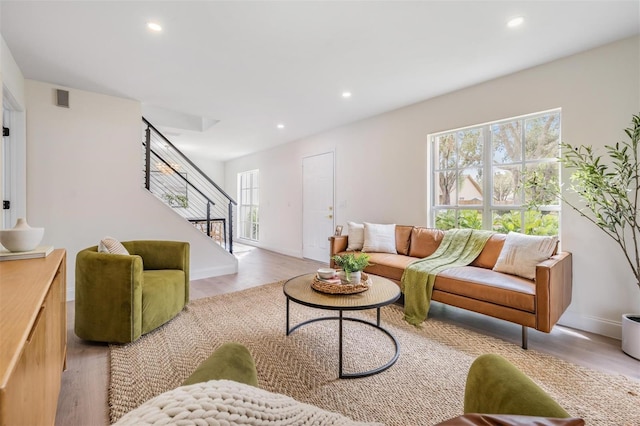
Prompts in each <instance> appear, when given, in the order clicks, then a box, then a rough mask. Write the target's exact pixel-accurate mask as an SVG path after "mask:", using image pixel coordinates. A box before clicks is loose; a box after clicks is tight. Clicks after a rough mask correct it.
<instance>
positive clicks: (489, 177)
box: [482, 125, 493, 229]
mask: <svg viewBox="0 0 640 426" xmlns="http://www.w3.org/2000/svg"><path fill="white" fill-rule="evenodd" d="M482 139H483V143H484V146H483V152H482V154H483V159H482V160H483V167H484V173H485V176H486V177H485V179H484V184H483V185H482V191H483V192H484V196H483V197H482V198H483V200H482V228H483V229H492V227H493V223H492V222H493V220H492V218H491V208H492V207H493V194H492V187H493V186H492V185H493V164H492V162H493V148H492V141H491V128H490V126H489V125H486V126H483V127H482Z"/></svg>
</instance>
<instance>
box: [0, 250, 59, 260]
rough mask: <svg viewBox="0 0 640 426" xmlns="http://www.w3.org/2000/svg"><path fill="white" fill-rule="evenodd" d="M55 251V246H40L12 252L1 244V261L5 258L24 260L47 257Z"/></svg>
mask: <svg viewBox="0 0 640 426" xmlns="http://www.w3.org/2000/svg"><path fill="white" fill-rule="evenodd" d="M52 251H53V246H38V247H37V248H36V249H34V250H31V251H18V252H11V251H9V250H7V249H5V248H4V247H2V246H0V262H2V261H3V260H23V259H37V258H39V257H47V256H49V254H51V252H52Z"/></svg>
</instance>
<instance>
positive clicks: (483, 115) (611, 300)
mask: <svg viewBox="0 0 640 426" xmlns="http://www.w3.org/2000/svg"><path fill="white" fill-rule="evenodd" d="M425 78H428V76H425ZM350 102H357V97H355V98H353V99H352V100H350ZM557 107H561V108H562V138H563V140H564V141H566V142H570V143H573V144H590V145H594V146H596V147H603V146H604V144H610V143H614V142H616V141H618V140H622V139H623V138H625V137H626V136H625V135H624V133H623V128H625V127H627V126H629V124H630V122H631V116H632V114H634V113H636V114H637V113H638V112H639V111H640V38H639V37H634V38H630V39H626V40H623V41H620V42H616V43H613V44H611V45H607V46H604V47H601V48H598V49H594V50H591V51H587V52H584V53H581V54H578V55H575V56H571V57H568V58H564V59H561V60H558V61H554V62H551V63H548V64H545V65H542V66H538V67H535V68H532V69H529V70H526V71H522V72H519V73H515V74H512V75H508V76H505V77H502V78H499V79H496V80H492V81H489V82H486V83H484V84H480V85H477V86H473V87H470V88H467V89H463V90H460V91H457V92H454V93H450V94H447V95H444V96H441V97H438V98H434V99H430V100H426V101H424V102H421V103H418V104H415V105H412V106H409V107H406V108H402V109H399V110H396V111H391V112H388V113H385V114H382V115H380V116H377V117H373V118H370V119H367V120H363V121H360V122H357V123H354V124H351V125H347V126H344V127H341V128H337V129H333V130H331V131H327V132H324V133H322V134H319V135H316V136H313V137H309V138H306V139H304V140H300V141H298V142H295V143H291V144H288V145H284V146H280V147H277V148H275V149H272V150H268V151H265V152H260V153H257V154H253V155H250V156H247V157H243V158H240V159H237V160H234V161H229V162H227V164H226V179H225V181H226V183H227V188H228V192H229V193H230V194H236V192H237V188H236V186H237V183H236V175H237V173H238V172H241V171H246V170H251V169H260V182H261V188H260V191H261V193H260V199H261V206H260V240H261V241H260V246H262V247H265V248H269V249H272V250H275V251H279V252H282V253H286V254H290V255H294V256H301V253H302V221H301V217H302V202H301V193H302V184H301V163H302V158H303V157H304V156H306V155H311V154H317V153H321V152H326V151H329V150H335V152H336V206H335V207H336V208H335V217H336V224H343V225H345V224H346V222H347V221H348V220H355V221H365V220H366V221H369V222H380V223H398V224H413V225H426V224H427V205H428V194H427V190H428V188H429V185H428V177H427V173H426V164H427V160H426V152H427V135H429V134H430V133H435V132H439V131H443V130H448V129H454V128H458V127H463V126H469V125H473V124H478V123H484V122H487V121H493V120H499V119H503V118H508V117H513V116H518V115H522V114H527V113H533V112H537V111H543V110H548V109H552V108H557ZM354 163H355V165H356V166H354ZM566 176H567V173H565V177H566ZM560 238H561V240H562V247H563V249H564V250H568V251H571V252H573V255H574V264H573V265H574V291H573V302H572V304H571V306H570V307H569V309H568V311H567V312H566V314H565V315H564V316H563V318H562V323H564V324H566V325H569V326H572V327H575V328H579V329H583V330H588V331H593V332H596V333H600V334H605V335H609V336H613V337H618V338H619V337H620V315H621V314H622V313H624V312H640V292H639V291H638V289H637V287H636V286H635V285H634V280H633V277H632V276H631V272H630V268H629V267H628V266H627V265H626V264H625V262H624V261H623V259H622V256H621V253H620V252H619V249H618V248H617V246H616V245H615V243H614V242H613V241H609V239H608V237H606V236H604V234H602V233H601V231H599V230H598V229H597V228H595V227H594V226H593V225H592V224H591V223H589V222H587V221H586V220H584V219H582V218H580V217H579V216H578V215H577V214H575V213H574V212H572V211H569V209H568V208H565V210H564V212H563V214H562V230H561V235H560Z"/></svg>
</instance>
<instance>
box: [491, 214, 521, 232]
mask: <svg viewBox="0 0 640 426" xmlns="http://www.w3.org/2000/svg"><path fill="white" fill-rule="evenodd" d="M491 217H492V221H491V222H492V224H493V225H492V229H493V230H494V231H496V232H500V233H503V234H508V233H509V231H514V232H522V212H521V211H520V210H494V211H492V212H491Z"/></svg>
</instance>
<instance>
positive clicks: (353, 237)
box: [347, 222, 364, 251]
mask: <svg viewBox="0 0 640 426" xmlns="http://www.w3.org/2000/svg"><path fill="white" fill-rule="evenodd" d="M347 227H348V228H349V231H348V234H349V240H348V243H349V244H348V246H347V251H358V250H362V244H363V243H364V225H363V224H361V223H355V222H347Z"/></svg>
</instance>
